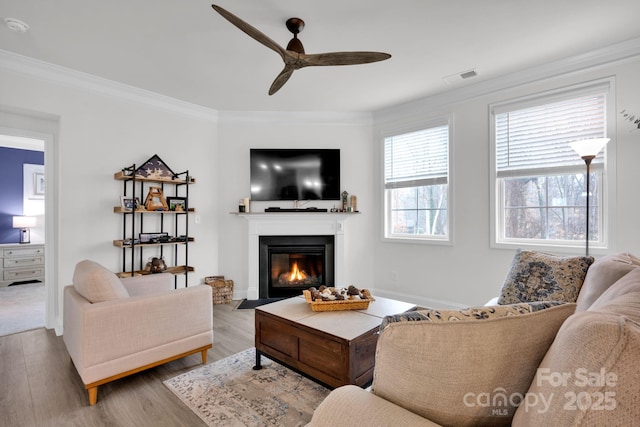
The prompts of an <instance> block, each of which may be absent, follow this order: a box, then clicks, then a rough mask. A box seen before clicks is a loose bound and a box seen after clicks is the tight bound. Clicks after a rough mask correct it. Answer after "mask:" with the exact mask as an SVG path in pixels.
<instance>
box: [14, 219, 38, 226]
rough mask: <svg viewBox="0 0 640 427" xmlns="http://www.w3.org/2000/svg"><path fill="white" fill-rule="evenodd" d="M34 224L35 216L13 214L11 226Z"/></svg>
mask: <svg viewBox="0 0 640 427" xmlns="http://www.w3.org/2000/svg"><path fill="white" fill-rule="evenodd" d="M35 226H36V217H35V216H14V217H13V228H30V227H35Z"/></svg>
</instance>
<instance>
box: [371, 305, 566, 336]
mask: <svg viewBox="0 0 640 427" xmlns="http://www.w3.org/2000/svg"><path fill="white" fill-rule="evenodd" d="M561 304H565V303H564V302H560V301H536V302H529V303H520V304H510V305H494V306H483V307H470V308H464V309H462V310H440V309H427V310H418V311H409V312H406V313H401V314H395V315H392V316H386V317H385V318H384V319H382V324H381V325H380V331H382V330H383V329H384V328H385V327H386V326H387V325H389V324H390V323H397V322H418V321H427V322H431V323H442V322H465V321H473V320H487V319H495V318H498V317H509V316H518V315H521V314H527V313H533V312H536V311H540V310H544V309H545V308H550V307H555V306H557V305H561Z"/></svg>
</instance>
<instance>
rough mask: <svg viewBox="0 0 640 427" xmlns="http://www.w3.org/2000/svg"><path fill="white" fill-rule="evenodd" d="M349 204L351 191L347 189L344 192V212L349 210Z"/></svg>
mask: <svg viewBox="0 0 640 427" xmlns="http://www.w3.org/2000/svg"><path fill="white" fill-rule="evenodd" d="M348 206H349V193H347V192H346V191H343V192H342V212H346V211H347V207H348Z"/></svg>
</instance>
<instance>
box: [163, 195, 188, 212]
mask: <svg viewBox="0 0 640 427" xmlns="http://www.w3.org/2000/svg"><path fill="white" fill-rule="evenodd" d="M167 205H168V206H169V210H170V211H172V212H186V210H187V198H186V197H167Z"/></svg>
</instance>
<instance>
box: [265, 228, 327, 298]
mask: <svg viewBox="0 0 640 427" xmlns="http://www.w3.org/2000/svg"><path fill="white" fill-rule="evenodd" d="M333 283H334V236H332V235H322V236H260V238H259V296H260V298H274V297H290V296H295V295H301V294H302V290H304V289H308V288H310V287H311V286H314V287H316V288H317V287H319V286H321V285H325V286H333Z"/></svg>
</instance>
